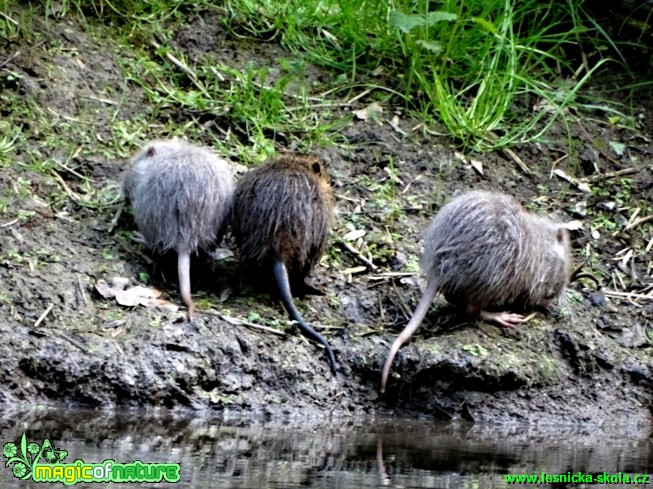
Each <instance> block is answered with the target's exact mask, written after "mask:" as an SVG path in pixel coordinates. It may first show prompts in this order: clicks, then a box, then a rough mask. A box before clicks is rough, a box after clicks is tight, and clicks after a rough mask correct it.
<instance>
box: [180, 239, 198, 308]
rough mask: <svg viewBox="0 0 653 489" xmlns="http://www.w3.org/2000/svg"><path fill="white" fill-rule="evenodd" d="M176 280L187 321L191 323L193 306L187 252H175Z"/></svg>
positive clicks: (188, 254)
mask: <svg viewBox="0 0 653 489" xmlns="http://www.w3.org/2000/svg"><path fill="white" fill-rule="evenodd" d="M177 278H178V280H179V290H180V291H181V298H182V300H183V301H184V304H186V307H187V308H188V320H189V321H192V320H193V312H194V311H195V304H193V298H192V297H191V295H190V253H189V252H188V251H179V252H177Z"/></svg>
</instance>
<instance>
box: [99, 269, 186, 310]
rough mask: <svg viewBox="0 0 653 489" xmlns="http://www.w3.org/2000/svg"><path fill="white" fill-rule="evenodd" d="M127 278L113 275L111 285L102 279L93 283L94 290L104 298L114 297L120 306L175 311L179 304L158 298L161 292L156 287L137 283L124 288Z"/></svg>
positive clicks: (127, 281)
mask: <svg viewBox="0 0 653 489" xmlns="http://www.w3.org/2000/svg"><path fill="white" fill-rule="evenodd" d="M128 283H129V279H126V278H123V277H114V278H113V279H112V280H111V285H109V284H107V282H106V281H105V280H103V279H100V280H98V281H97V282H96V283H95V290H97V291H98V293H99V294H100V295H101V296H102V297H104V298H105V299H115V300H116V302H117V303H118V304H120V305H121V306H127V307H134V306H144V307H156V308H158V309H163V310H166V311H171V312H176V311H178V310H179V306H177V305H176V304H173V303H172V302H170V301H166V300H164V299H160V297H161V292H160V291H159V290H157V289H153V288H150V287H144V286H142V285H137V286H135V287H130V288H128V289H126V288H125V287H126V286H127V284H128Z"/></svg>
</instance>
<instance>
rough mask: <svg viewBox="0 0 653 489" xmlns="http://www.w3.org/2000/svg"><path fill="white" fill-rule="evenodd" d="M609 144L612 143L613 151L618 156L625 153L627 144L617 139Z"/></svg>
mask: <svg viewBox="0 0 653 489" xmlns="http://www.w3.org/2000/svg"><path fill="white" fill-rule="evenodd" d="M608 144H610V147H611V148H612V151H614V152H615V154H616V155H617V156H623V155H624V151H626V145H625V144H624V143H617V142H616V141H610V142H609V143H608Z"/></svg>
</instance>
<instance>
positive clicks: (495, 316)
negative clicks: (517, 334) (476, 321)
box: [480, 311, 525, 328]
mask: <svg viewBox="0 0 653 489" xmlns="http://www.w3.org/2000/svg"><path fill="white" fill-rule="evenodd" d="M480 317H481V319H483V320H485V321H492V322H494V323H497V324H498V325H499V326H503V327H504V328H514V327H515V326H516V325H518V324H520V323H523V322H524V319H525V318H524V316H522V315H521V314H514V313H512V312H488V311H481V314H480Z"/></svg>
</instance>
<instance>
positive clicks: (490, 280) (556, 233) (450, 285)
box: [421, 191, 570, 314]
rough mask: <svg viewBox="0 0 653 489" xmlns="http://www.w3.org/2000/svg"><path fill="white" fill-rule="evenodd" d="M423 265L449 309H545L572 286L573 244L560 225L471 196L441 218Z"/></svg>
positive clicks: (503, 201) (504, 200) (487, 195)
mask: <svg viewBox="0 0 653 489" xmlns="http://www.w3.org/2000/svg"><path fill="white" fill-rule="evenodd" d="M421 265H422V272H423V274H424V275H425V276H426V277H427V280H428V281H429V282H431V281H433V282H434V283H435V284H436V288H437V290H438V291H439V292H441V293H443V294H444V296H445V297H446V299H447V300H448V301H449V302H452V303H454V304H460V305H464V306H466V307H467V308H468V310H469V312H471V313H474V314H478V313H479V312H480V311H481V310H484V309H486V308H488V307H493V306H506V305H510V304H513V303H515V302H523V303H524V305H525V306H526V307H530V306H543V307H546V306H548V305H549V304H550V303H551V301H552V300H553V299H555V298H556V297H557V296H558V295H560V293H561V292H562V291H563V289H564V287H565V286H566V284H567V280H568V276H569V266H570V258H569V240H568V237H567V233H566V231H565V230H564V228H563V227H562V226H561V225H560V224H556V223H554V222H552V221H551V220H549V219H547V218H544V217H539V216H536V215H534V214H531V213H528V212H526V211H525V210H524V208H523V207H522V206H521V205H520V204H519V203H518V202H517V201H516V200H515V199H513V198H512V197H510V196H508V195H504V194H498V193H491V192H485V191H473V192H468V193H465V194H463V195H461V196H459V197H456V198H455V199H453V200H452V201H451V202H450V203H449V204H447V205H445V206H444V207H443V208H442V209H441V210H440V212H439V213H438V214H437V215H436V216H435V218H434V219H433V222H432V223H431V226H430V227H429V229H428V231H427V232H426V236H425V238H424V254H423V257H422V264H421Z"/></svg>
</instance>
